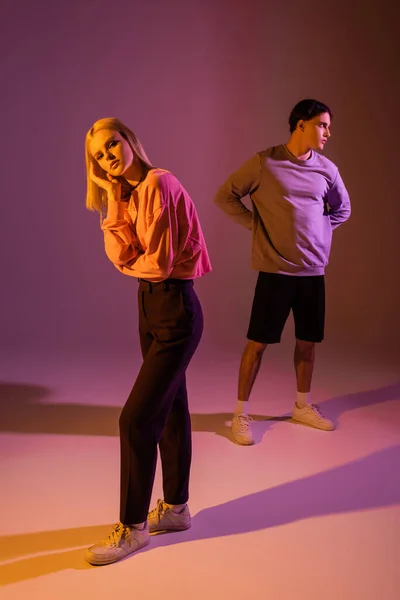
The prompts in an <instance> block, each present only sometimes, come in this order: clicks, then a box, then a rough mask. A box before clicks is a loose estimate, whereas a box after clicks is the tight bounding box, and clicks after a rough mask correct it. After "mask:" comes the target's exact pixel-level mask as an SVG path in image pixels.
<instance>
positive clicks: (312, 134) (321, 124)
mask: <svg viewBox="0 0 400 600" xmlns="http://www.w3.org/2000/svg"><path fill="white" fill-rule="evenodd" d="M330 126H331V118H330V116H329V113H322V114H320V115H318V116H316V117H314V118H313V119H311V120H310V121H299V125H298V127H300V131H301V132H302V134H303V139H304V142H305V143H306V144H307V146H308V147H309V148H310V150H323V149H324V146H325V144H326V142H327V141H328V139H329V138H330V135H331V132H330Z"/></svg>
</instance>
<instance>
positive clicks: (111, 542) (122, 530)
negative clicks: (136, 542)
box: [102, 523, 131, 547]
mask: <svg viewBox="0 0 400 600" xmlns="http://www.w3.org/2000/svg"><path fill="white" fill-rule="evenodd" d="M130 534H131V532H130V529H129V527H127V526H126V525H123V524H122V523H117V524H116V525H114V529H113V530H112V532H111V533H110V535H109V536H108V537H107V538H106V539H105V540H103V542H102V543H103V544H105V545H107V546H114V547H117V546H118V544H119V542H120V541H121V539H122V538H123V537H125V538H126V537H130Z"/></svg>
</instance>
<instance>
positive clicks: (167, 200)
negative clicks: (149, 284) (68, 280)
mask: <svg viewBox="0 0 400 600" xmlns="http://www.w3.org/2000/svg"><path fill="white" fill-rule="evenodd" d="M140 202H142V203H144V205H145V210H144V211H143V212H144V214H146V220H145V223H143V229H144V230H145V234H144V239H142V243H141V244H139V241H138V240H137V238H136V237H135V234H134V232H133V230H132V229H131V227H130V225H129V223H128V222H127V221H126V220H124V216H123V215H124V206H123V203H122V202H111V203H110V204H109V208H108V213H107V219H106V220H105V221H104V223H103V226H102V229H103V231H104V243H105V249H106V254H107V256H108V258H109V259H110V260H111V262H112V263H113V264H114V265H115V266H116V267H117V269H118V270H119V271H121V273H124V274H125V275H130V276H131V277H138V278H143V279H148V280H150V281H163V280H164V279H167V278H168V277H169V275H170V274H171V272H172V270H173V267H174V261H175V257H176V247H177V240H178V216H177V213H176V210H175V205H174V201H173V198H172V196H171V194H170V193H168V189H167V190H165V189H164V186H163V184H162V182H161V181H159V180H158V181H157V180H156V179H154V178H153V179H152V183H151V184H150V185H148V186H146V188H145V189H144V191H143V193H142V196H141V199H140ZM116 206H117V208H116Z"/></svg>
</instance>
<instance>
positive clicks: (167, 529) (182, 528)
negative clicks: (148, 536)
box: [149, 523, 192, 533]
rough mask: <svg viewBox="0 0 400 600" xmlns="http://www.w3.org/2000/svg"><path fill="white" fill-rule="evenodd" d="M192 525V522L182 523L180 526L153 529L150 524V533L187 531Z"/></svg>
mask: <svg viewBox="0 0 400 600" xmlns="http://www.w3.org/2000/svg"><path fill="white" fill-rule="evenodd" d="M191 526H192V524H191V523H190V524H189V525H181V526H180V527H163V528H162V529H157V528H155V529H152V528H151V527H150V526H149V533H172V532H173V531H186V530H187V529H190V528H191Z"/></svg>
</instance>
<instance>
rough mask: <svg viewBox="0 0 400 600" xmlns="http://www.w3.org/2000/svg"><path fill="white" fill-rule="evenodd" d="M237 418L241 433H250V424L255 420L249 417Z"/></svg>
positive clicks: (241, 416)
mask: <svg viewBox="0 0 400 600" xmlns="http://www.w3.org/2000/svg"><path fill="white" fill-rule="evenodd" d="M236 418H237V420H238V423H239V428H240V431H241V432H244V431H248V430H249V428H250V422H251V421H252V420H253V419H252V417H250V416H249V415H236Z"/></svg>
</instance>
